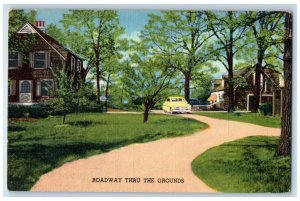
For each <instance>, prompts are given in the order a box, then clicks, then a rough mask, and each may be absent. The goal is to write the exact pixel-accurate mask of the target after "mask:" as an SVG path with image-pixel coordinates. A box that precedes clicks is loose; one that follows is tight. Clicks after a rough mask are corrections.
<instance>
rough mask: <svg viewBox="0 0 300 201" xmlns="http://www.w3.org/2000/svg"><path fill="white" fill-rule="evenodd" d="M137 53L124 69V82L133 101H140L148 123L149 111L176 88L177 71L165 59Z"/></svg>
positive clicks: (144, 120) (140, 52)
mask: <svg viewBox="0 0 300 201" xmlns="http://www.w3.org/2000/svg"><path fill="white" fill-rule="evenodd" d="M135 46H136V48H137V50H139V52H135V53H133V54H132V55H131V56H130V61H127V65H126V66H127V67H126V68H125V69H124V74H123V82H124V84H125V86H126V90H127V91H128V93H129V94H130V95H131V97H132V99H133V100H139V101H140V103H141V104H142V105H143V109H144V118H143V122H144V123H145V122H147V121H148V117H149V111H150V110H151V109H152V108H153V107H154V106H155V105H156V104H157V103H158V102H160V101H162V100H163V99H165V98H166V97H167V96H168V95H170V91H171V90H172V89H173V88H175V85H174V83H175V82H176V81H175V76H174V75H175V71H174V69H170V68H169V63H168V62H166V61H165V60H164V59H163V57H161V56H159V55H156V56H146V55H148V54H147V53H143V52H142V51H140V48H139V46H138V45H135Z"/></svg>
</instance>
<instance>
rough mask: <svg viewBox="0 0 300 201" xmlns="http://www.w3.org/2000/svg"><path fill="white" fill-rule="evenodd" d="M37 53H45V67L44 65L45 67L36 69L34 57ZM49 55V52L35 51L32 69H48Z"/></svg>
mask: <svg viewBox="0 0 300 201" xmlns="http://www.w3.org/2000/svg"><path fill="white" fill-rule="evenodd" d="M35 53H44V54H45V65H44V67H35V65H34V64H35V62H34V60H35V58H34V56H35ZM48 54H49V52H48V51H34V52H32V61H31V62H32V63H31V67H32V68H33V69H45V68H48V63H49V62H48Z"/></svg>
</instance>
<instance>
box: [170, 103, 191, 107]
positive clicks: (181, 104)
mask: <svg viewBox="0 0 300 201" xmlns="http://www.w3.org/2000/svg"><path fill="white" fill-rule="evenodd" d="M171 105H172V106H175V107H188V106H190V105H189V104H188V103H185V102H172V103H171Z"/></svg>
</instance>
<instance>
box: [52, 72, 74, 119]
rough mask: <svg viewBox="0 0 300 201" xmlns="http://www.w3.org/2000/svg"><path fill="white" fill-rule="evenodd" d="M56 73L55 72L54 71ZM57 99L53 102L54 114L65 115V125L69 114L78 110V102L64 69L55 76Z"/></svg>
mask: <svg viewBox="0 0 300 201" xmlns="http://www.w3.org/2000/svg"><path fill="white" fill-rule="evenodd" d="M53 72H54V71H53ZM54 75H55V79H54V81H55V93H54V95H55V98H53V99H52V100H51V102H52V104H53V108H54V111H53V112H54V113H60V114H62V115H63V121H62V123H63V124H65V120H66V116H67V114H69V113H71V112H74V111H75V110H76V109H77V108H78V104H77V100H76V98H77V97H76V96H77V94H76V91H75V90H74V88H73V87H72V83H71V80H70V79H69V76H68V75H67V73H66V72H65V70H64V68H62V69H61V70H59V71H58V72H56V73H55V74H54Z"/></svg>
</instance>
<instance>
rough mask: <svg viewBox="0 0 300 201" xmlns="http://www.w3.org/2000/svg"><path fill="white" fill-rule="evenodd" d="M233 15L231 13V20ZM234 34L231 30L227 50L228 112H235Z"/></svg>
mask: <svg viewBox="0 0 300 201" xmlns="http://www.w3.org/2000/svg"><path fill="white" fill-rule="evenodd" d="M231 16H232V13H231V12H230V18H231ZM233 33H234V30H230V42H229V45H228V49H227V55H226V56H227V64H228V112H232V111H234V106H235V105H234V82H233V81H234V80H233V55H234V54H233V42H234V41H233Z"/></svg>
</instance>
